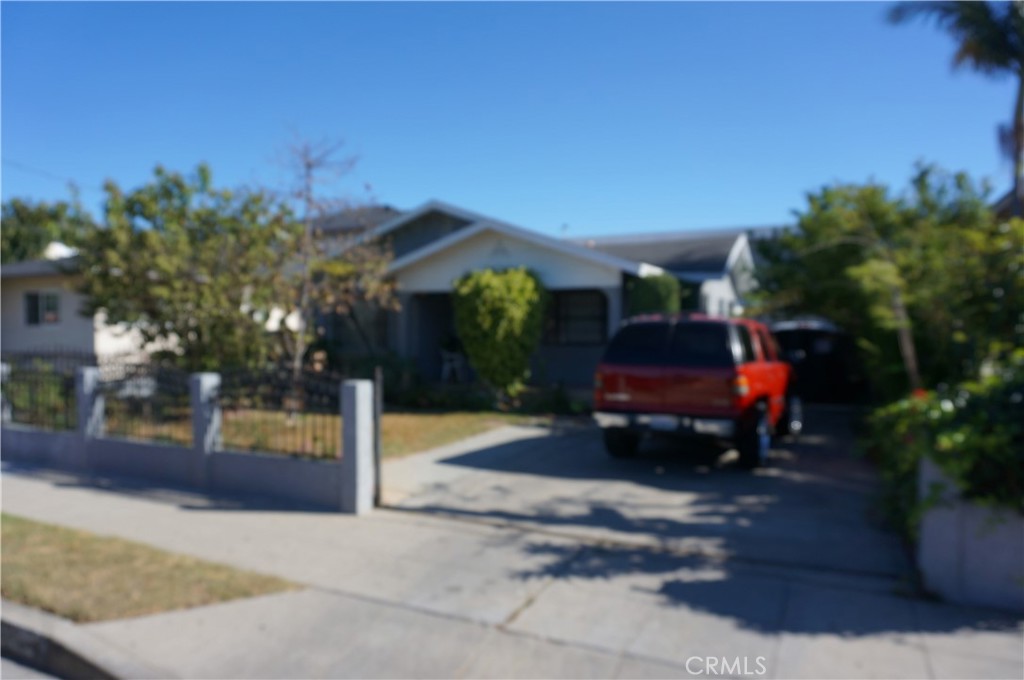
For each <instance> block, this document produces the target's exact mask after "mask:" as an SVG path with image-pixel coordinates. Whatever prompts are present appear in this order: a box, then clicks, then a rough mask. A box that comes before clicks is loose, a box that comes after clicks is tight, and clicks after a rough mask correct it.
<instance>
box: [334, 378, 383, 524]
mask: <svg viewBox="0 0 1024 680" xmlns="http://www.w3.org/2000/svg"><path fill="white" fill-rule="evenodd" d="M373 409H374V403H373V382H372V381H370V380H346V381H345V382H343V383H342V385H341V429H342V449H341V489H340V490H339V491H340V499H339V500H340V505H341V511H342V512H345V513H349V514H353V515H362V514H366V513H368V512H370V510H371V509H372V508H373V492H374V484H375V479H374V478H375V474H374V462H373V449H374V443H373V439H374V427H373Z"/></svg>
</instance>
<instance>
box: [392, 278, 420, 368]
mask: <svg viewBox="0 0 1024 680" xmlns="http://www.w3.org/2000/svg"><path fill="white" fill-rule="evenodd" d="M398 302H399V304H401V306H402V310H401V311H400V312H398V313H397V314H395V332H394V336H393V338H392V339H393V342H394V348H395V352H396V353H397V354H398V355H399V356H401V357H409V356H411V354H412V351H413V348H414V347H415V346H416V343H415V342H414V341H413V333H414V330H415V328H416V318H415V317H416V300H415V298H414V297H413V294H412V293H399V294H398Z"/></svg>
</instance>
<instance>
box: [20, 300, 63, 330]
mask: <svg viewBox="0 0 1024 680" xmlns="http://www.w3.org/2000/svg"><path fill="white" fill-rule="evenodd" d="M59 322H60V296H59V295H58V294H57V293H25V323H26V324H28V325H29V326H38V325H40V324H49V323H59Z"/></svg>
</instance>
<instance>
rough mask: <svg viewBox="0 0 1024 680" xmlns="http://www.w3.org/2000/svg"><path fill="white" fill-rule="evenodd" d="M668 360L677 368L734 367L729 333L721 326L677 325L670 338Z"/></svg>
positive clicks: (701, 324)
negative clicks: (670, 344)
mask: <svg viewBox="0 0 1024 680" xmlns="http://www.w3.org/2000/svg"><path fill="white" fill-rule="evenodd" d="M669 357H670V360H671V362H672V363H673V364H674V365H676V366H693V367H694V368H727V367H730V366H733V365H734V360H733V354H732V345H731V343H730V341H729V329H728V328H727V327H726V325H725V324H724V323H678V324H676V328H675V332H674V333H673V334H672V346H671V349H670V350H669Z"/></svg>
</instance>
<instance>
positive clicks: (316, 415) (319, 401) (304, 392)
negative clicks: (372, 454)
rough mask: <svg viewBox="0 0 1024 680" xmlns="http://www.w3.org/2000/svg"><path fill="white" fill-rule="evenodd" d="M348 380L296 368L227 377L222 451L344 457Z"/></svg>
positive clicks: (237, 372) (223, 376)
mask: <svg viewBox="0 0 1024 680" xmlns="http://www.w3.org/2000/svg"><path fill="white" fill-rule="evenodd" d="M341 381H342V376H341V375H339V374H336V373H326V372H317V371H310V370H306V371H303V372H301V373H300V374H299V376H297V377H296V376H295V375H293V373H292V370H291V369H290V368H286V367H281V368H276V369H269V370H262V371H251V370H235V371H224V372H222V373H221V383H220V390H219V393H218V399H219V401H220V409H221V447H222V448H224V449H229V450H233V451H267V452H274V453H286V454H291V455H296V456H310V457H315V458H338V457H340V456H341V414H340V411H339V408H340V394H339V392H340V385H341Z"/></svg>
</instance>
